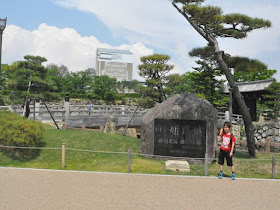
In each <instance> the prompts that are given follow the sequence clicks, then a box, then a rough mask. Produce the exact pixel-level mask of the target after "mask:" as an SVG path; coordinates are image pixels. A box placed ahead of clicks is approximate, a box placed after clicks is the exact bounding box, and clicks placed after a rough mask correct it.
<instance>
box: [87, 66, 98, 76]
mask: <svg viewBox="0 0 280 210" xmlns="http://www.w3.org/2000/svg"><path fill="white" fill-rule="evenodd" d="M86 71H88V72H89V73H90V75H91V76H93V77H94V76H96V73H95V69H94V68H88V69H86Z"/></svg>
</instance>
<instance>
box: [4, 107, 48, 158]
mask: <svg viewBox="0 0 280 210" xmlns="http://www.w3.org/2000/svg"><path fill="white" fill-rule="evenodd" d="M44 132H45V130H44V127H43V125H42V123H40V122H37V121H32V120H28V119H26V118H24V117H22V116H20V115H16V114H12V113H10V112H0V145H4V146H17V147H36V146H43V145H44V143H43V142H42V141H41V138H42V135H43V134H44ZM0 151H1V152H2V154H4V155H6V156H8V157H10V158H12V159H16V160H19V161H24V162H25V161H28V160H30V159H33V158H35V157H37V156H38V155H39V152H40V151H38V150H33V149H19V148H5V147H4V148H0Z"/></svg>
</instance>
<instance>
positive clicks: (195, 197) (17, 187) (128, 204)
mask: <svg viewBox="0 0 280 210" xmlns="http://www.w3.org/2000/svg"><path fill="white" fill-rule="evenodd" d="M0 209H280V181H279V180H256V179H238V178H237V179H236V180H234V181H232V180H231V179H229V178H224V179H222V180H219V179H218V178H216V177H188V176H160V175H139V174H113V173H94V172H76V171H52V170H35V169H16V168H0Z"/></svg>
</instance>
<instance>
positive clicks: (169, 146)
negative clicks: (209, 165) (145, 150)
mask: <svg viewBox="0 0 280 210" xmlns="http://www.w3.org/2000/svg"><path fill="white" fill-rule="evenodd" d="M154 126H155V127H154V128H155V130H154V154H155V155H163V156H177V157H196V158H204V156H205V151H206V121H203V120H177V119H157V118H156V119H155V125H154Z"/></svg>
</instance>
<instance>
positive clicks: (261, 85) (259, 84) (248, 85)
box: [224, 79, 274, 93]
mask: <svg viewBox="0 0 280 210" xmlns="http://www.w3.org/2000/svg"><path fill="white" fill-rule="evenodd" d="M273 81H274V80H273V79H270V80H259V81H253V82H240V83H236V84H237V86H238V88H239V91H240V92H241V93H244V92H255V91H262V90H265V89H266V88H267V87H268V86H269V85H270V84H271V83H273ZM224 93H229V86H228V85H227V86H226V87H225V90H224Z"/></svg>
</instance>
